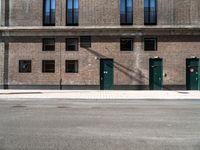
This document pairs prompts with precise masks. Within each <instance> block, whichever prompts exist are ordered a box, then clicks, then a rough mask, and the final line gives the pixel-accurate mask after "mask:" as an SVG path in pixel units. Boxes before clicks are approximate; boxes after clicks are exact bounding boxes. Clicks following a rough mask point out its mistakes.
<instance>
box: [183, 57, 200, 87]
mask: <svg viewBox="0 0 200 150" xmlns="http://www.w3.org/2000/svg"><path fill="white" fill-rule="evenodd" d="M186 88H187V90H199V89H200V85H199V59H198V58H189V59H186Z"/></svg>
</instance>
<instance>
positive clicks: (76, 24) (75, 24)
mask: <svg viewBox="0 0 200 150" xmlns="http://www.w3.org/2000/svg"><path fill="white" fill-rule="evenodd" d="M68 1H69V0H66V26H78V25H79V0H77V1H78V21H77V23H74V22H75V21H74V20H75V19H74V18H75V17H74V16H75V13H74V9H75V8H74V1H75V0H71V1H72V7H73V9H72V22H73V23H68V21H67V19H68V17H67V16H68Z"/></svg>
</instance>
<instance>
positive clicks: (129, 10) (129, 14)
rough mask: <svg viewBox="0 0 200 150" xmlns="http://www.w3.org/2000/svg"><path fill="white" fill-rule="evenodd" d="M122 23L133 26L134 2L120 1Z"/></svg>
mask: <svg viewBox="0 0 200 150" xmlns="http://www.w3.org/2000/svg"><path fill="white" fill-rule="evenodd" d="M120 23H121V25H132V24H133V0H120Z"/></svg>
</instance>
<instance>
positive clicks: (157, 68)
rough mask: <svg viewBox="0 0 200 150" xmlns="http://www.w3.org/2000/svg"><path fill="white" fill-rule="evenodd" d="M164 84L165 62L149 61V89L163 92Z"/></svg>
mask: <svg viewBox="0 0 200 150" xmlns="http://www.w3.org/2000/svg"><path fill="white" fill-rule="evenodd" d="M162 84H163V61H162V59H161V58H151V59H150V60H149V89H150V90H162Z"/></svg>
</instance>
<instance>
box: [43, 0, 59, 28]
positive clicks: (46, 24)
mask: <svg viewBox="0 0 200 150" xmlns="http://www.w3.org/2000/svg"><path fill="white" fill-rule="evenodd" d="M46 1H47V0H43V26H55V25H56V0H55V18H54V23H52V17H51V14H52V10H51V1H52V0H49V1H50V8H49V9H50V16H49V20H50V21H49V22H50V23H46V22H45V16H46V11H45V9H46V7H45V6H46Z"/></svg>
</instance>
